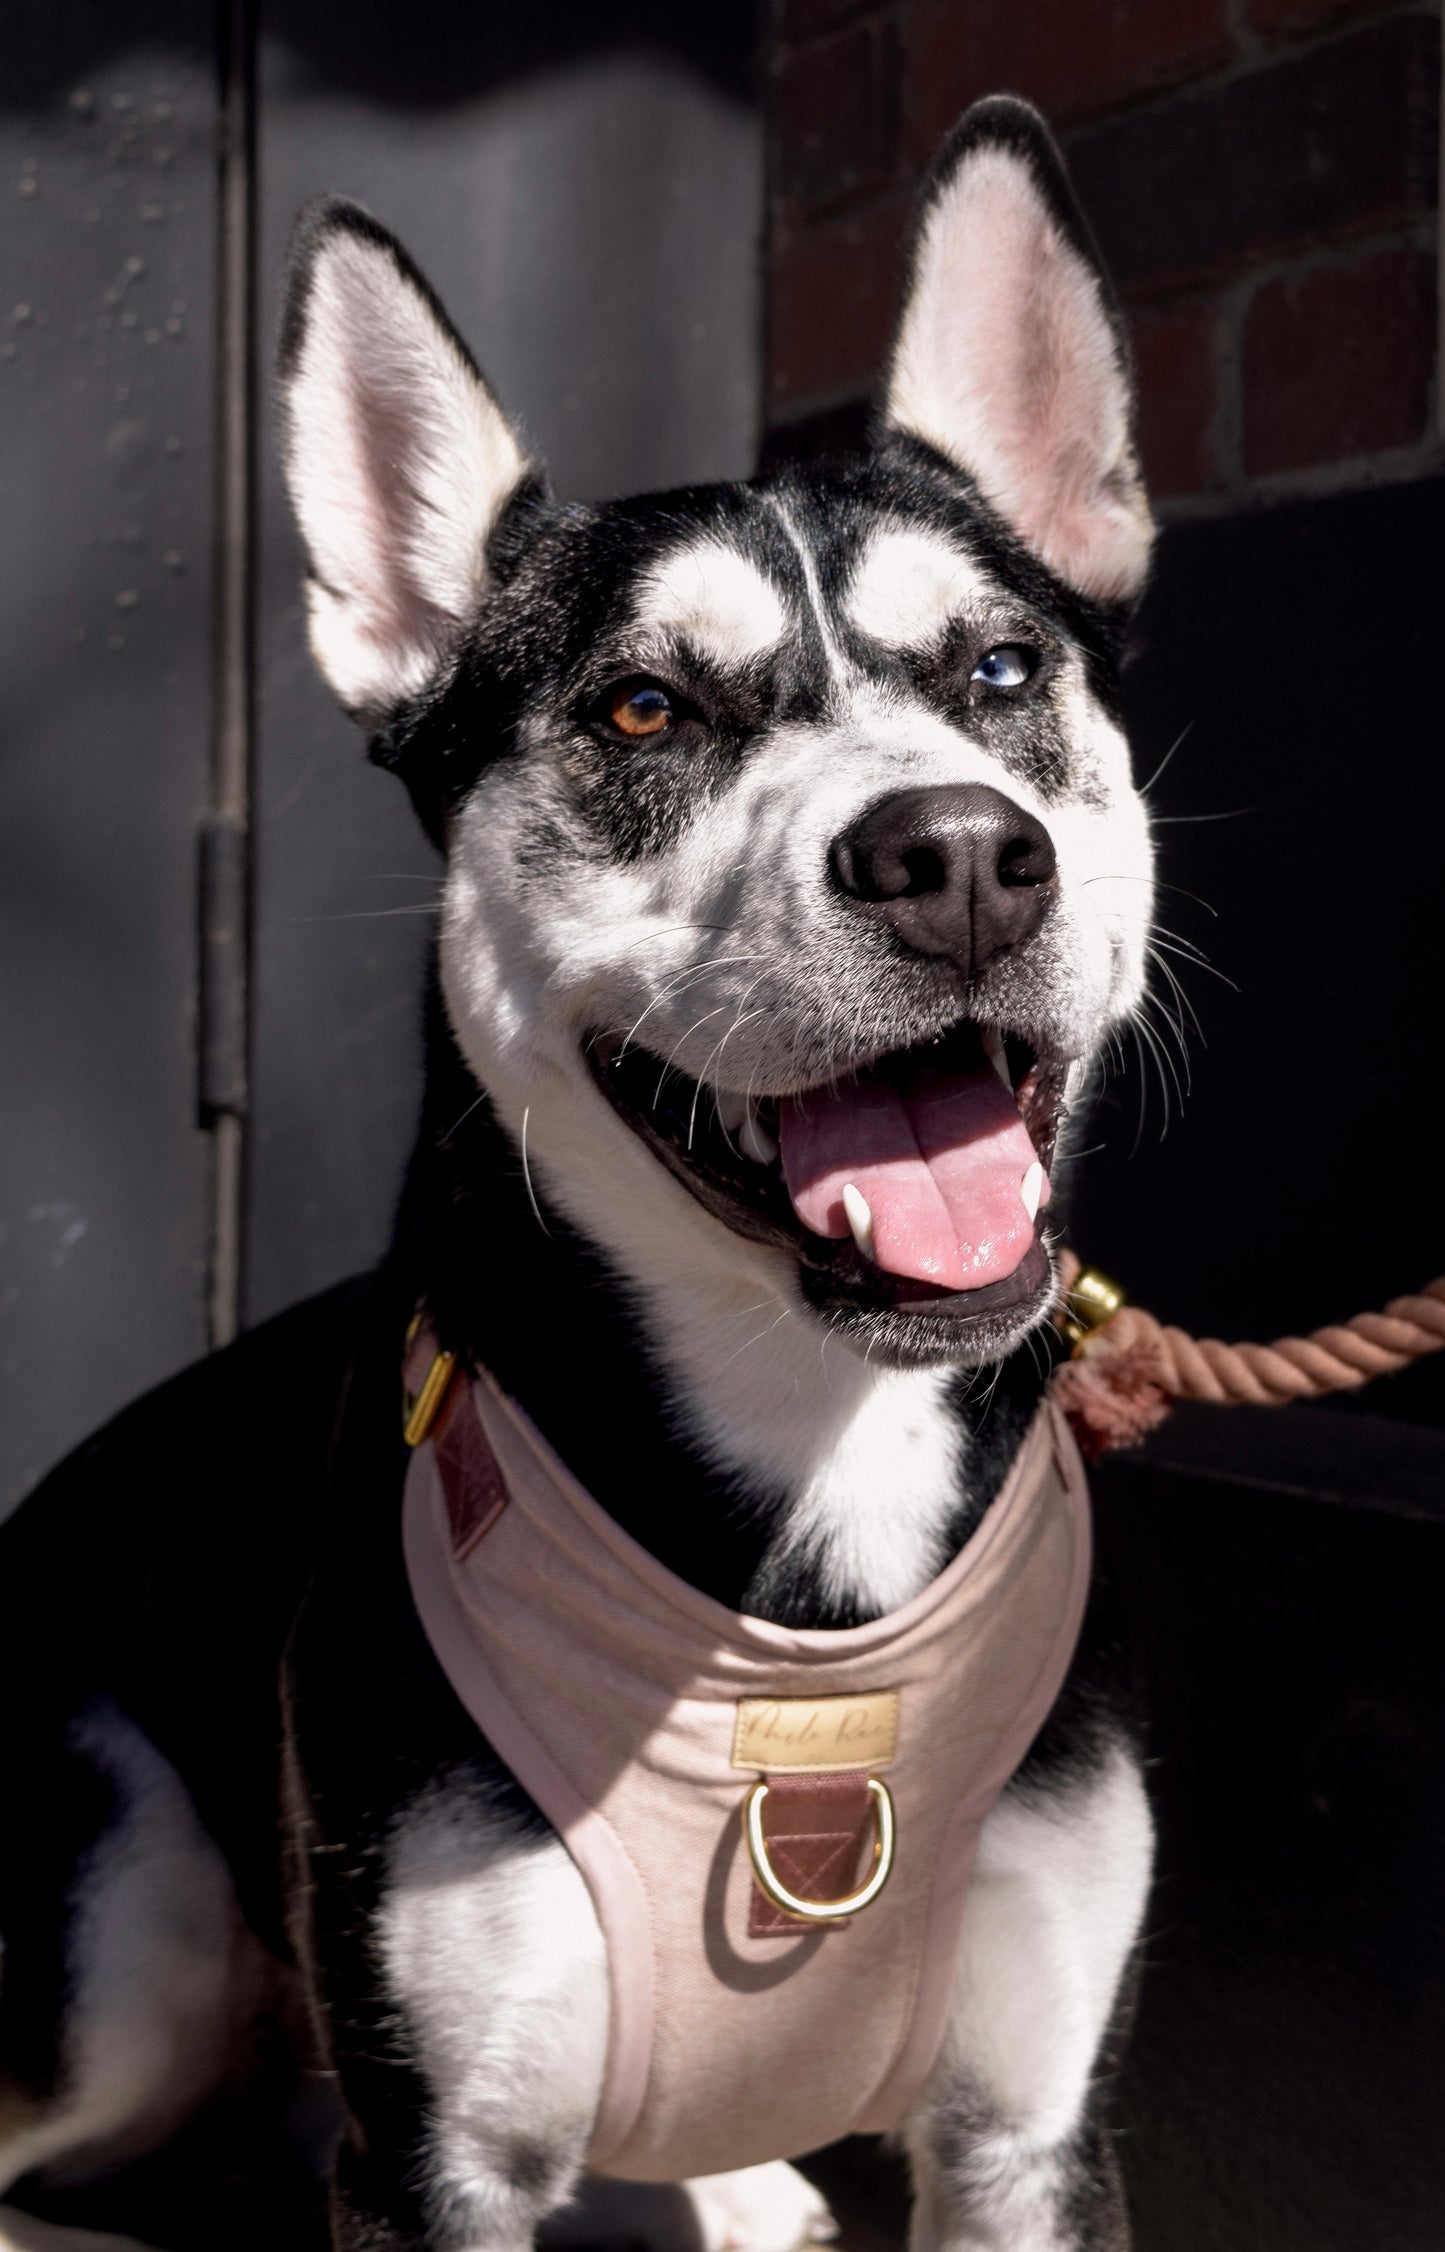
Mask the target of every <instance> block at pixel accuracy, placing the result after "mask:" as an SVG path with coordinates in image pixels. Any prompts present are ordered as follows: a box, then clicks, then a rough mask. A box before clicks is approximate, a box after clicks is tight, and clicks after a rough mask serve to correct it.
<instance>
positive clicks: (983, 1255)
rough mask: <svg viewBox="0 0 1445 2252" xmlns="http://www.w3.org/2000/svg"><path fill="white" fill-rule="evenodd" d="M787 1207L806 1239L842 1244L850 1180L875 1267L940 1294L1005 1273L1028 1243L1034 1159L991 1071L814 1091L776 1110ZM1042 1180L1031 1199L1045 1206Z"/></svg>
mask: <svg viewBox="0 0 1445 2252" xmlns="http://www.w3.org/2000/svg"><path fill="white" fill-rule="evenodd" d="M779 1110H780V1127H779V1139H780V1141H781V1144H782V1153H783V1172H784V1176H785V1177H786V1180H787V1183H788V1193H789V1195H790V1196H791V1197H792V1199H793V1209H794V1211H795V1212H796V1213H797V1215H798V1218H799V1219H800V1220H801V1221H802V1223H803V1225H804V1227H806V1228H811V1229H812V1230H813V1231H814V1233H815V1234H816V1235H825V1236H845V1235H847V1233H848V1232H849V1231H848V1220H847V1215H846V1214H845V1212H844V1210H843V1190H844V1187H845V1186H846V1185H847V1183H849V1182H850V1181H851V1183H852V1184H853V1186H854V1187H855V1188H856V1189H857V1190H858V1192H859V1194H860V1195H861V1196H863V1197H864V1198H865V1199H866V1201H867V1204H868V1207H869V1210H870V1211H871V1212H872V1215H873V1243H874V1250H875V1254H876V1257H877V1261H878V1264H879V1266H880V1267H883V1268H885V1269H886V1270H887V1272H888V1273H889V1274H894V1275H911V1276H913V1277H915V1278H916V1279H917V1280H918V1281H921V1282H932V1283H938V1284H939V1285H941V1286H942V1287H943V1288H944V1289H946V1290H979V1289H982V1287H983V1285H984V1284H985V1283H990V1282H1002V1280H1003V1279H1004V1277H1005V1276H1006V1275H1011V1274H1012V1273H1013V1271H1014V1269H1015V1267H1017V1266H1018V1264H1019V1262H1020V1261H1021V1260H1022V1258H1023V1257H1024V1254H1025V1253H1026V1252H1027V1250H1028V1248H1029V1246H1030V1244H1031V1243H1032V1242H1033V1240H1034V1224H1033V1221H1032V1220H1031V1219H1030V1217H1029V1215H1028V1213H1027V1212H1026V1211H1025V1209H1024V1203H1023V1194H1022V1190H1023V1180H1024V1175H1025V1174H1026V1173H1027V1172H1028V1169H1029V1167H1030V1166H1031V1165H1035V1164H1037V1163H1038V1153H1037V1152H1036V1150H1035V1149H1034V1145H1033V1143H1032V1142H1031V1141H1030V1140H1029V1137H1028V1130H1027V1128H1026V1127H1025V1125H1024V1122H1023V1120H1022V1119H1021V1118H1020V1116H1019V1113H1018V1106H1017V1104H1016V1103H1015V1102H1014V1099H1013V1097H1012V1095H1011V1094H1010V1093H1009V1092H1008V1090H1007V1088H1006V1087H1005V1086H1004V1084H1003V1082H1002V1080H1001V1079H1000V1078H999V1077H998V1075H997V1073H996V1072H994V1071H989V1070H985V1071H974V1072H970V1073H969V1074H968V1075H967V1076H966V1077H958V1076H954V1077H948V1076H946V1075H944V1074H943V1073H941V1072H940V1073H937V1074H931V1075H930V1074H926V1073H925V1074H919V1075H917V1076H916V1077H915V1078H914V1079H913V1080H912V1081H911V1083H910V1084H909V1085H908V1086H907V1087H906V1088H905V1089H904V1090H903V1091H902V1092H900V1091H899V1090H898V1089H896V1088H894V1087H891V1086H889V1085H887V1084H886V1083H884V1082H883V1081H881V1080H850V1081H848V1082H847V1083H846V1084H845V1085H844V1086H841V1087H837V1088H831V1087H820V1088H817V1089H815V1090H814V1091H813V1092H812V1093H811V1094H808V1095H804V1096H803V1097H802V1099H801V1101H800V1102H784V1103H782V1104H781V1105H780V1106H779ZM1048 1196H1049V1184H1048V1176H1047V1174H1046V1175H1045V1176H1044V1183H1043V1194H1042V1197H1041V1199H1040V1202H1041V1203H1047V1202H1048Z"/></svg>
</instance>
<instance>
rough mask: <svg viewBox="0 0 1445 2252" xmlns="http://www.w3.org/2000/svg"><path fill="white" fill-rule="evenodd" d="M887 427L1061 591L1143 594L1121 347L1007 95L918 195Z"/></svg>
mask: <svg viewBox="0 0 1445 2252" xmlns="http://www.w3.org/2000/svg"><path fill="white" fill-rule="evenodd" d="M886 415H887V419H888V421H889V422H890V423H892V424H894V425H895V426H896V427H897V428H899V429H902V430H908V431H912V432H914V433H915V435H916V436H918V437H920V438H924V439H926V440H927V441H928V443H929V444H930V445H931V446H934V447H936V448H937V449H938V451H939V452H940V453H943V454H946V455H947V456H948V458H949V459H950V460H951V461H954V462H956V463H957V464H958V466H959V467H960V468H962V469H965V470H967V471H968V473H969V475H970V476H971V477H972V478H973V479H974V480H975V482H976V483H977V485H978V487H979V490H980V491H981V492H982V494H983V496H984V498H985V499H986V500H987V501H988V502H989V503H990V504H991V505H992V506H993V507H994V508H995V509H996V510H997V511H998V513H999V515H1000V516H1002V517H1003V518H1004V520H1005V522H1006V523H1007V524H1008V525H1009V526H1010V528H1011V529H1012V530H1013V531H1014V532H1015V533H1016V534H1017V535H1018V537H1019V538H1020V539H1021V540H1022V541H1023V542H1024V544H1025V546H1027V547H1029V548H1031V549H1032V550H1033V552H1034V553H1035V554H1036V555H1038V556H1039V557H1041V558H1042V560H1043V561H1044V562H1045V563H1047V564H1048V566H1049V568H1050V570H1052V571H1054V572H1055V573H1056V574H1057V575H1058V577H1060V578H1061V579H1064V580H1066V581H1067V582H1068V584H1069V585H1070V586H1073V587H1076V588H1078V590H1079V591H1080V592H1081V593H1083V594H1087V595H1091V596H1093V597H1095V598H1096V599H1098V600H1101V601H1108V602H1119V601H1127V600H1129V599H1131V598H1132V597H1133V596H1134V595H1136V594H1137V593H1138V592H1139V589H1140V587H1141V586H1142V585H1143V582H1144V575H1145V571H1146V569H1147V567H1148V560H1149V548H1150V543H1151V540H1152V538H1153V529H1154V528H1153V524H1152V523H1151V521H1150V516H1149V506H1148V502H1147V500H1146V498H1145V495H1144V486H1143V480H1142V478H1141V475H1140V470H1139V461H1138V456H1137V454H1136V453H1135V450H1134V435H1133V420H1134V392H1133V381H1132V374H1131V368H1130V357H1129V348H1128V344H1127V341H1126V338H1125V335H1124V330H1123V326H1122V323H1121V321H1120V318H1119V315H1118V312H1117V310H1116V307H1115V304H1114V300H1113V294H1112V291H1111V290H1110V287H1109V284H1108V281H1107V280H1106V278H1105V276H1104V273H1103V270H1102V268H1101V266H1100V264H1099V259H1098V254H1097V252H1096V251H1095V248H1094V245H1093V242H1092V240H1091V238H1090V235H1089V231H1088V228H1087V226H1086V224H1085V222H1084V219H1083V216H1082V214H1081V212H1080V210H1079V207H1078V205H1077V203H1076V202H1075V200H1074V195H1073V191H1072V189H1071V188H1070V186H1069V183H1068V179H1067V177H1066V175H1065V172H1064V167H1063V163H1062V160H1061V158H1060V156H1059V153H1058V150H1057V149H1056V148H1055V146H1054V143H1053V139H1052V137H1051V136H1050V133H1049V130H1048V128H1047V126H1046V125H1045V124H1044V121H1043V119H1042V118H1041V117H1040V116H1039V114H1038V112H1037V111H1036V110H1034V109H1031V108H1030V107H1029V105H1028V104H1027V103H1026V102H1021V101H1017V100H1015V99H1014V98H1013V97H1012V96H1010V95H996V96H994V97H993V98H992V99H990V100H988V101H984V102H979V103H977V104H976V105H975V107H974V108H973V109H971V110H969V111H968V112H967V113H966V114H965V116H964V117H963V118H962V119H961V120H960V122H959V124H958V125H957V126H956V127H955V128H954V131H953V133H952V134H951V136H950V138H949V139H948V141H947V142H946V143H945V144H944V147H943V148H942V149H941V150H940V152H939V155H938V158H937V160H936V161H935V163H934V166H933V170H932V172H931V174H930V176H929V179H928V181H927V184H926V186H925V188H924V191H923V200H922V204H921V206H920V209H919V214H918V222H917V229H916V232H915V235H914V241H913V253H912V263H911V267H910V271H909V279H908V288H907V295H906V300H905V304H904V309H903V317H902V320H901V322H900V324H899V330H898V341H897V344H896V346H895V348H894V354H893V365H892V369H891V371H890V375H889V381H888V400H887V407H886Z"/></svg>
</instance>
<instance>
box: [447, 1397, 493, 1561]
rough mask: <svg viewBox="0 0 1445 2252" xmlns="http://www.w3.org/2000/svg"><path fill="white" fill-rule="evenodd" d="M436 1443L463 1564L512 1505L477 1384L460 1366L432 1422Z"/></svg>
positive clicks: (450, 1521)
mask: <svg viewBox="0 0 1445 2252" xmlns="http://www.w3.org/2000/svg"><path fill="white" fill-rule="evenodd" d="M432 1445H433V1447H434V1448H435V1449H436V1461H437V1469H438V1470H439V1471H440V1473H441V1481H442V1492H443V1493H444V1494H445V1495H446V1503H447V1523H448V1524H449V1525H450V1527H451V1535H452V1554H453V1556H454V1557H455V1558H456V1560H457V1562H458V1563H460V1561H461V1559H462V1558H463V1557H464V1556H467V1555H469V1554H470V1553H471V1551H472V1549H474V1548H475V1547H476V1545H477V1542H478V1541H479V1540H481V1539H482V1537H483V1535H484V1534H486V1533H489V1532H490V1531H491V1529H492V1527H493V1525H495V1523H496V1521H497V1519H498V1518H499V1517H500V1516H501V1514H502V1511H503V1510H504V1509H505V1508H506V1506H507V1489H506V1486H505V1484H504V1483H503V1479H502V1473H501V1471H500V1470H499V1469H498V1468H497V1463H496V1457H495V1456H494V1455H493V1453H492V1450H491V1448H490V1447H489V1446H488V1445H487V1440H486V1434H485V1432H484V1431H483V1430H482V1426H481V1423H480V1421H479V1420H478V1416H477V1411H476V1406H475V1404H474V1402H473V1400H472V1388H471V1385H470V1384H469V1383H468V1382H467V1379H466V1374H465V1371H464V1370H462V1369H460V1368H458V1370H457V1372H456V1375H455V1376H454V1377H453V1379H452V1382H451V1385H450V1387H449V1389H448V1391H447V1396H446V1399H445V1401H444V1402H443V1403H442V1407H441V1409H440V1411H439V1413H438V1415H437V1419H436V1422H435V1423H434V1424H433V1426H432Z"/></svg>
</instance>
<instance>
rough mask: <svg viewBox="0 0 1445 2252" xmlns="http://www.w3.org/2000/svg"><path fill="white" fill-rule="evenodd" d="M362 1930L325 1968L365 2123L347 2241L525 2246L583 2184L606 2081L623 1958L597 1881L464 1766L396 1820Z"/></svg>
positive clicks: (345, 2174)
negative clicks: (611, 1971) (511, 1818)
mask: <svg viewBox="0 0 1445 2252" xmlns="http://www.w3.org/2000/svg"><path fill="white" fill-rule="evenodd" d="M326 1881H327V1880H326V1878H325V1876H324V1875H323V1876H321V1877H320V1880H319V1882H320V1885H321V1886H323V1887H324V1885H325V1883H326ZM317 1907H318V1922H319V1923H320V1924H322V1925H323V1926H324V1924H325V1923H326V1921H327V1918H326V1914H325V1904H324V1902H322V1901H318V1903H317ZM354 1937H355V1941H356V1952H355V1955H354V1958H353V1960H352V1962H351V1964H350V1965H347V1964H346V1962H345V1959H344V1948H343V1946H342V1945H341V1944H340V1942H339V1939H338V1937H336V1936H333V1938H332V1941H331V1944H330V1946H329V1947H328V1949H327V1953H328V1956H329V1962H328V1964H327V1971H326V1978H325V1984H326V1987H327V1990H328V2016H329V2019H330V2030H331V2049H332V2055H333V2060H334V2063H335V2066H336V2071H337V2074H338V2078H339V2080H340V2083H341V2094H342V2099H343V2103H344V2107H345V2113H346V2122H347V2123H346V2129H345V2134H344V2140H343V2144H342V2148H341V2150H340V2152H339V2155H338V2160H337V2167H336V2174H335V2186H334V2191H333V2199H332V2214H333V2223H332V2237H333V2243H334V2245H335V2247H336V2252H402V2247H405V2248H406V2252H525V2248H526V2247H529V2246H530V2245H531V2243H532V2239H533V2235H534V2232H535V2229H536V2227H537V2224H538V2222H539V2221H540V2220H541V2219H542V2218H543V2217H544V2216H545V2215H546V2214H548V2213H550V2212H552V2211H553V2210H554V2209H555V2208H556V2207H557V2206H558V2205H560V2204H562V2203H563V2202H565V2200H566V2199H567V2198H568V2196H569V2195H570V2193H571V2190H572V2187H573V2185H574V2183H575V2181H576V2179H577V2176H578V2174H579V2172H580V2170H581V2165H582V2159H583V2156H584V2153H585V2151H586V2147H587V2141H588V2137H589V2134H590V2131H591V2127H592V2121H593V2117H594V2114H595V2111H596V2108H597V2101H598V2095H599V2092H600V2088H601V2082H602V2070H603V2062H604V2057H605V2051H606V2041H607V1983H606V1963H605V1958H604V1953H603V1942H602V1935H601V1932H600V1930H599V1928H598V1925H597V1920H596V1917H595V1915H594V1913H593V1910H592V1904H591V1901H590V1899H589V1897H588V1893H587V1888H586V1886H585V1884H584V1883H583V1880H582V1878H581V1877H580V1876H579V1874H578V1872H577V1870H576V1867H575V1866H574V1864H573V1862H572V1861H571V1859H570V1858H569V1856H568V1855H567V1853H566V1851H565V1849H564V1848H563V1846H562V1845H561V1843H560V1842H559V1841H558V1840H557V1839H556V1838H554V1837H549V1836H537V1835H535V1834H524V1835H520V1836H519V1835H518V1834H517V1832H516V1830H515V1828H514V1827H513V1826H512V1825H511V1824H510V1823H508V1822H506V1821H505V1820H501V1821H499V1819H498V1817H497V1815H496V1814H495V1812H493V1811H492V1810H491V1809H490V1808H489V1807H488V1805H487V1802H486V1800H485V1798H484V1797H483V1796H482V1795H481V1794H479V1793H478V1791H477V1790H476V1789H475V1788H474V1787H473V1786H472V1783H471V1782H470V1780H469V1779H468V1778H467V1777H465V1776H456V1775H454V1776H452V1777H450V1778H448V1780H447V1781H446V1782H445V1783H443V1784H439V1785H434V1786H431V1787H429V1788H428V1789H426V1790H425V1791H424V1792H423V1793H422V1795H421V1797H420V1799H419V1800H418V1801H417V1802H416V1803H414V1804H413V1805H412V1806H410V1807H408V1808H407V1809H406V1810H405V1811H404V1812H403V1814H402V1815H401V1816H400V1817H399V1818H398V1820H397V1821H396V1823H395V1824H394V1826H393V1828H392V1831H391V1834H390V1836H389V1838H388V1839H387V1841H386V1844H385V1846H384V1848H383V1869H382V1872H381V1884H380V1890H379V1896H378V1902H377V1908H376V1912H375V1916H374V1920H373V1922H372V1924H371V1927H370V1929H369V1930H367V1931H365V1932H362V1931H357V1932H356V1933H355V1934H354Z"/></svg>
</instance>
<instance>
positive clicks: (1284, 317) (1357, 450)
mask: <svg viewBox="0 0 1445 2252" xmlns="http://www.w3.org/2000/svg"><path fill="white" fill-rule="evenodd" d="M1435 320H1436V305H1435V261H1434V259H1433V258H1431V257H1430V256H1429V255H1428V254H1427V253H1426V252H1425V251H1423V250H1416V249H1413V248H1406V249H1397V250H1383V251H1376V252H1374V253H1373V254H1372V255H1371V256H1369V257H1364V258H1356V259H1352V260H1351V261H1350V262H1349V263H1348V264H1346V265H1338V266H1327V267H1323V268H1318V269H1316V270H1315V271H1314V272H1312V273H1304V274H1300V275H1297V276H1293V277H1286V278H1284V279H1283V280H1280V281H1272V282H1266V283H1265V284H1263V286H1262V287H1261V288H1259V289H1258V290H1256V292H1255V294H1254V298H1253V300H1252V301H1251V304H1250V307H1249V310H1248V313H1247V315H1246V318H1245V328H1244V340H1243V348H1242V373H1243V384H1244V427H1243V447H1244V467H1245V470H1246V472H1247V474H1248V475H1250V476H1251V477H1258V476H1263V475H1267V474H1268V473H1269V472H1270V471H1272V470H1281V469H1304V468H1307V467H1310V466H1312V465H1313V464H1315V463H1317V462H1330V461H1343V460H1347V459H1349V458H1350V456H1352V455H1355V454H1371V453H1378V452H1380V451H1381V450H1382V449H1384V448H1385V447H1388V446H1408V445H1410V444H1412V443H1413V442H1414V441H1415V440H1416V439H1418V438H1420V437H1422V436H1423V435H1424V433H1425V429H1426V424H1427V420H1428V416H1429V408H1430V377H1431V373H1432V370H1433V367H1434V363H1435Z"/></svg>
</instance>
